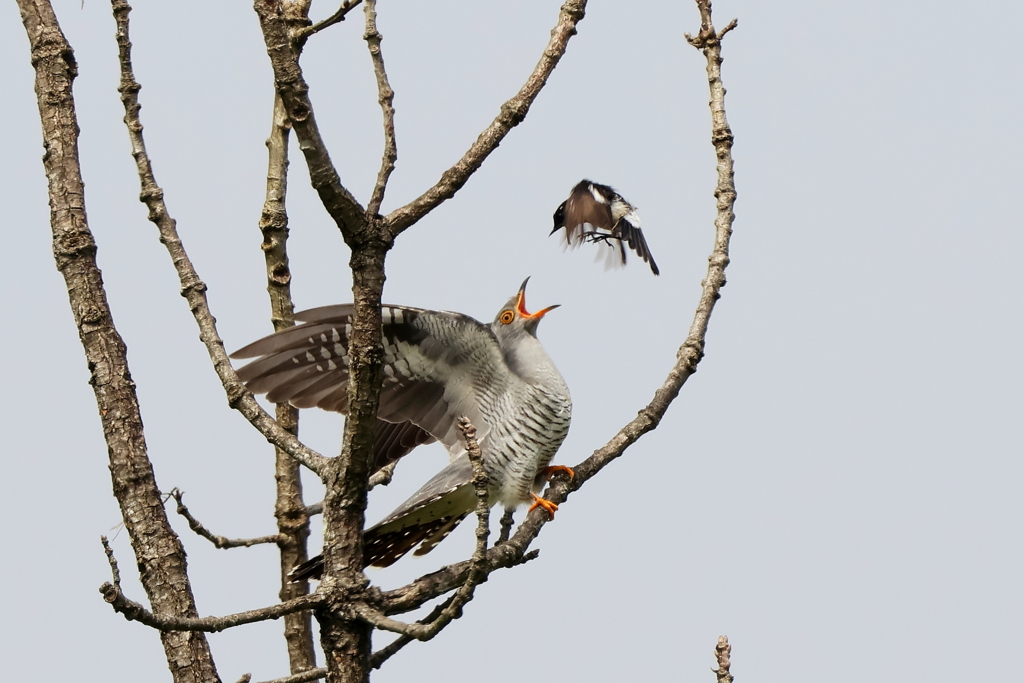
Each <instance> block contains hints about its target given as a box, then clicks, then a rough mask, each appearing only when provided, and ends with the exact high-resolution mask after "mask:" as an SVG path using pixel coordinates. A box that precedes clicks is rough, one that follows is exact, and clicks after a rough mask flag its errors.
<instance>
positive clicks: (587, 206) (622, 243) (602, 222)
mask: <svg viewBox="0 0 1024 683" xmlns="http://www.w3.org/2000/svg"><path fill="white" fill-rule="evenodd" d="M554 219H555V227H553V228H552V229H551V233H550V234H552V235H553V234H555V233H556V232H558V231H559V230H561V229H562V228H564V229H565V234H564V237H565V243H566V244H567V245H568V246H570V247H577V246H579V245H581V244H583V243H584V242H602V243H604V244H605V245H606V246H608V247H609V248H610V249H611V252H610V253H609V254H608V264H609V265H613V266H614V265H616V262H618V265H623V266H624V265H626V247H627V246H628V247H629V248H630V249H632V250H633V251H635V252H636V254H637V256H639V257H640V258H641V259H643V261H645V262H646V263H647V264H649V265H650V266H651V271H652V272H653V273H654V274H655V275H659V274H660V272H661V271H659V270H658V264H656V263H655V262H654V257H653V256H651V250H650V249H649V248H648V247H647V240H645V239H644V233H643V232H641V230H640V216H638V215H637V213H636V207H635V206H633V205H632V204H630V203H629V202H627V201H626V200H625V199H623V198H622V195H620V194H619V193H618V192H616V191H615V190H613V189H612V188H610V187H608V186H607V185H601V184H600V183H595V182H592V181H590V180H581V181H580V182H579V183H577V185H576V187H574V188H572V193H570V194H569V198H568V199H566V200H565V201H564V202H562V203H561V204H560V205H559V207H558V208H557V209H556V210H555V215H554ZM587 225H589V226H590V230H587V229H586V226H587Z"/></svg>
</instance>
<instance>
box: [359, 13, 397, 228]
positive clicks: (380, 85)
mask: <svg viewBox="0 0 1024 683" xmlns="http://www.w3.org/2000/svg"><path fill="white" fill-rule="evenodd" d="M363 12H364V14H365V15H366V32H365V33H364V34H363V38H364V39H365V40H366V45H367V47H368V48H370V59H372V60H373V73H374V75H375V76H376V77H377V101H378V102H380V109H381V112H382V113H383V114H384V158H383V159H382V160H381V163H380V171H379V172H378V173H377V182H376V184H374V186H373V192H372V193H371V194H370V203H369V204H367V206H366V211H367V213H369V214H370V215H377V213H378V212H379V211H380V205H381V203H382V202H383V201H384V192H385V190H387V186H388V178H389V177H391V172H392V171H394V170H395V162H396V161H398V147H397V145H396V143H395V107H394V104H393V103H394V101H395V91H394V90H392V89H391V84H390V83H388V74H387V71H385V70H384V55H383V54H381V51H380V41H381V40H383V36H381V34H380V32H378V31H377V0H366V6H365V7H364V8H363Z"/></svg>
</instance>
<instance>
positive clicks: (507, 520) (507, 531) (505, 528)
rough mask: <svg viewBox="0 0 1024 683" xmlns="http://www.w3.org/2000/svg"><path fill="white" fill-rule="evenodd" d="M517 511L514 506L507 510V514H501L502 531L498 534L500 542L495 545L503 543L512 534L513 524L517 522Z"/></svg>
mask: <svg viewBox="0 0 1024 683" xmlns="http://www.w3.org/2000/svg"><path fill="white" fill-rule="evenodd" d="M515 513H516V511H515V510H513V509H512V508H509V509H507V510H505V514H503V515H502V516H501V526H500V527H499V528H500V529H501V532H500V533H499V534H498V542H497V543H495V544H494V545H501V544H502V543H504V542H505V541H507V540H508V539H509V536H511V535H512V526H513V525H514V524H515V523H516V520H515Z"/></svg>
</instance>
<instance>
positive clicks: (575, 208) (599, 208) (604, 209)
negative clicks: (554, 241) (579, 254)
mask: <svg viewBox="0 0 1024 683" xmlns="http://www.w3.org/2000/svg"><path fill="white" fill-rule="evenodd" d="M593 186H594V184H593V183H591V182H590V181H589V180H584V181H581V182H580V183H578V184H577V185H576V187H574V188H572V192H571V193H570V194H569V198H568V199H566V200H565V201H564V202H563V203H562V205H561V206H559V207H558V211H556V212H555V216H556V219H555V220H556V224H555V229H554V230H552V232H554V231H555V230H557V229H558V228H562V227H564V228H565V234H564V235H563V237H564V238H565V242H566V244H568V245H569V246H571V247H576V246H579V245H581V244H583V242H584V233H585V232H586V230H585V229H584V227H583V226H584V224H586V223H589V224H590V225H591V227H593V228H594V229H597V230H603V231H605V232H606V233H610V232H611V229H612V226H613V225H614V223H615V221H614V219H613V218H612V209H611V205H610V204H609V202H608V201H607V200H606V199H605V198H604V197H602V196H601V195H600V194H599V193H596V192H594V190H593V189H592V188H593ZM559 214H561V216H560V218H561V221H560V222H559V221H558V218H559Z"/></svg>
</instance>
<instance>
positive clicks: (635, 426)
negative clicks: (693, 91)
mask: <svg viewBox="0 0 1024 683" xmlns="http://www.w3.org/2000/svg"><path fill="white" fill-rule="evenodd" d="M697 6H698V9H699V10H700V12H701V34H700V35H701V36H703V38H702V39H701V42H700V45H698V47H699V48H700V49H701V50H702V51H703V53H704V56H705V58H706V60H707V72H708V84H709V87H710V90H711V100H710V103H709V104H710V107H711V116H712V132H711V143H712V145H713V146H714V148H715V155H716V157H717V160H718V162H717V166H718V182H717V184H716V187H715V192H714V195H715V197H716V199H717V209H718V211H717V216H716V218H715V242H714V247H713V249H712V252H711V255H710V256H709V257H708V270H707V274H706V275H705V277H704V281H703V283H702V288H701V295H700V299H699V301H698V303H697V309H696V311H695V312H694V316H693V322H692V323H691V325H690V330H689V333H688V334H687V337H686V340H685V341H684V342H683V344H682V345H681V346H680V347H679V350H678V351H677V352H676V362H675V365H674V366H673V367H672V369H671V370H670V371H669V374H668V377H666V379H665V381H664V382H663V383H662V385H661V387H660V388H659V389H658V390H657V391H656V392H655V393H654V397H653V398H652V399H651V401H650V403H648V404H647V405H646V406H644V407H643V408H642V409H641V410H640V411H639V413H638V414H637V416H636V417H635V418H634V419H633V420H631V421H630V422H629V423H628V424H626V425H625V426H624V427H623V428H622V429H620V430H619V432H618V433H617V434H616V435H615V436H614V437H612V439H611V440H610V441H609V442H608V443H607V444H605V445H604V446H602V447H601V448H599V449H597V450H596V451H594V453H593V454H592V455H591V456H590V457H589V458H587V459H586V460H584V461H583V462H582V463H580V464H579V465H576V466H575V467H573V470H574V472H575V476H574V477H572V478H571V479H569V478H565V477H560V478H558V479H557V480H556V481H554V482H553V483H552V485H551V486H549V487H548V489H547V491H546V492H545V493H544V494H543V495H544V498H546V499H548V500H550V501H551V502H553V503H555V504H561V503H563V502H564V501H565V499H566V498H567V497H568V496H569V494H570V493H572V492H573V491H576V490H578V489H579V488H580V487H582V486H583V485H584V484H585V483H586V482H587V481H589V480H590V479H591V478H592V477H594V476H595V475H596V474H597V473H598V472H600V471H601V470H602V469H604V468H605V467H606V466H607V465H608V464H609V463H610V462H612V461H613V460H615V459H616V458H618V457H619V456H620V455H622V454H623V453H624V452H625V450H626V449H627V448H628V447H629V446H631V445H632V444H633V443H635V442H636V441H637V439H639V438H640V437H641V436H643V435H644V434H646V433H647V432H649V431H651V430H653V429H655V428H656V427H657V426H658V424H659V423H660V422H661V420H662V418H663V417H664V415H665V412H666V411H667V410H668V407H669V406H670V405H671V404H672V401H674V400H675V398H676V396H678V395H679V390H680V389H681V388H682V386H683V384H685V382H686V380H687V379H689V377H690V376H691V375H692V374H693V373H694V372H696V370H697V365H698V364H699V363H700V361H701V358H703V356H704V344H705V338H706V336H707V330H708V324H709V322H710V319H711V314H712V312H713V311H714V307H715V303H716V302H717V301H718V299H719V297H720V296H721V289H722V287H724V286H725V269H726V267H727V266H728V265H729V240H730V238H731V236H732V223H733V220H734V219H735V214H734V213H733V205H734V204H735V201H736V187H735V185H734V183H733V162H732V143H733V135H732V131H731V129H730V128H729V124H728V121H727V120H726V117H725V88H724V86H723V85H722V77H721V63H722V56H721V41H720V39H721V36H723V35H725V33H726V32H727V31H728V30H731V29H732V28H734V27H735V25H736V22H735V21H733V22H730V24H729V26H727V27H726V30H723V31H722V32H721V33H716V32H715V29H714V26H713V25H712V23H711V4H710V3H709V2H707V1H706V0H697ZM691 42H692V41H691ZM547 522H548V516H547V515H546V514H544V513H543V512H542V511H538V512H536V513H533V514H530V515H528V516H527V517H526V519H525V520H524V521H523V523H522V524H520V526H519V528H518V529H517V531H516V533H515V535H513V536H512V538H510V539H509V540H508V541H507V542H506V543H502V544H501V545H498V546H496V547H494V548H491V549H490V550H489V551H488V552H487V571H488V572H491V571H495V570H497V569H501V568H505V567H511V566H515V565H516V564H520V563H522V562H525V561H527V560H528V559H530V558H531V553H530V552H527V550H528V548H529V547H530V544H531V543H532V542H533V540H534V539H535V538H536V537H537V535H538V534H539V533H540V530H541V529H542V528H543V526H544V524H546V523H547ZM532 552H536V551H532ZM469 571H470V568H469V563H467V562H460V563H458V564H453V565H449V566H447V567H444V568H443V569H441V570H439V571H437V572H434V573H432V574H428V575H426V576H423V577H420V578H419V579H417V580H416V581H414V582H412V583H411V584H409V585H407V586H404V587H402V588H398V589H396V590H392V591H387V592H385V593H384V594H383V599H384V602H383V604H384V607H383V610H382V611H383V613H384V614H401V613H404V612H407V611H410V610H413V609H416V608H418V607H420V606H422V605H423V604H425V603H426V602H428V601H430V600H432V599H434V598H436V597H438V596H441V595H444V594H445V593H447V592H448V591H451V590H453V589H454V588H456V587H458V586H459V585H461V584H462V582H463V581H465V577H466V575H467V573H468V572H469Z"/></svg>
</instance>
